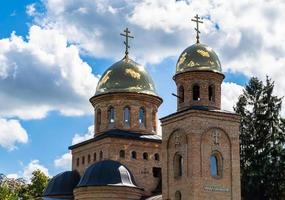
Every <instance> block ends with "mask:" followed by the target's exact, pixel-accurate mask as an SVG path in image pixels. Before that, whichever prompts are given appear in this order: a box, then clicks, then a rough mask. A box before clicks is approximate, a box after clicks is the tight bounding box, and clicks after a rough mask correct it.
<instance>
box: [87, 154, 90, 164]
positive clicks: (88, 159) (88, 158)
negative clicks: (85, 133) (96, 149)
mask: <svg viewBox="0 0 285 200" xmlns="http://www.w3.org/2000/svg"><path fill="white" fill-rule="evenodd" d="M87 161H88V163H90V162H91V156H90V154H88V157H87Z"/></svg>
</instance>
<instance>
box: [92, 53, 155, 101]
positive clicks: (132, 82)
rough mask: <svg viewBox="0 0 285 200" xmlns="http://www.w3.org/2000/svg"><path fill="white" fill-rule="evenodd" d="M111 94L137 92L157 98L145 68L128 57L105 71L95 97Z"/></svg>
mask: <svg viewBox="0 0 285 200" xmlns="http://www.w3.org/2000/svg"><path fill="white" fill-rule="evenodd" d="M111 92H135V93H144V94H150V95H155V96H157V94H156V91H155V86H154V83H153V81H152V79H151V77H150V75H149V74H148V73H147V71H146V70H145V68H144V67H143V66H142V65H140V64H138V63H136V62H134V61H133V60H131V59H130V58H126V57H125V58H123V59H122V60H120V61H119V62H116V63H115V64H113V65H112V66H111V67H109V69H107V70H106V71H105V73H104V74H103V75H102V77H101V78H100V80H99V82H98V85H97V88H96V93H95V95H100V94H105V93H111Z"/></svg>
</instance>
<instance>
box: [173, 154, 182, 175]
mask: <svg viewBox="0 0 285 200" xmlns="http://www.w3.org/2000/svg"><path fill="white" fill-rule="evenodd" d="M182 174H183V157H182V156H181V155H180V154H179V153H176V154H175V156H174V178H180V177H181V176H182Z"/></svg>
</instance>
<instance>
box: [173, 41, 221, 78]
mask: <svg viewBox="0 0 285 200" xmlns="http://www.w3.org/2000/svg"><path fill="white" fill-rule="evenodd" d="M186 71H213V72H218V73H222V68H221V63H220V60H219V58H218V56H217V54H216V53H215V52H214V51H213V49H212V48H211V47H208V46H206V45H204V44H200V43H196V44H193V45H192V46H190V47H188V48H187V49H185V50H184V51H183V52H182V54H181V55H180V57H179V59H178V61H177V64H176V74H179V73H182V72H186Z"/></svg>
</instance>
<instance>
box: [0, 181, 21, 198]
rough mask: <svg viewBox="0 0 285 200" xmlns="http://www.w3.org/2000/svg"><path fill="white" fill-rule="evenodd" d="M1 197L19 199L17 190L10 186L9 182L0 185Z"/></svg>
mask: <svg viewBox="0 0 285 200" xmlns="http://www.w3.org/2000/svg"><path fill="white" fill-rule="evenodd" d="M0 199H1V200H18V195H17V192H15V191H13V190H12V189H10V188H9V186H8V185H7V184H2V185H1V186H0Z"/></svg>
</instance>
